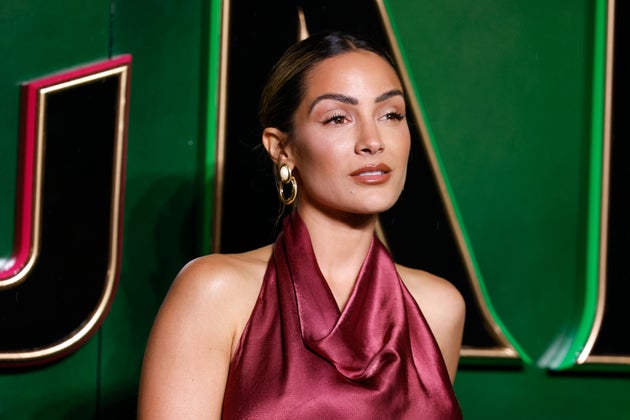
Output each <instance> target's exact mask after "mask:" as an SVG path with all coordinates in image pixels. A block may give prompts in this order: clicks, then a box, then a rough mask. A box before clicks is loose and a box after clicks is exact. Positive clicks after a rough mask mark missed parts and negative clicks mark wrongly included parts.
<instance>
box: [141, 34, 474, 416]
mask: <svg viewBox="0 0 630 420" xmlns="http://www.w3.org/2000/svg"><path fill="white" fill-rule="evenodd" d="M405 112H406V110H405V99H404V93H403V88H402V84H401V82H400V79H399V78H398V76H397V73H396V71H395V70H394V67H393V65H392V63H391V62H390V61H389V59H388V58H387V56H386V55H385V54H383V53H381V52H379V51H378V50H377V49H375V48H373V47H372V46H370V45H369V44H368V43H366V42H365V41H362V40H360V39H358V38H356V37H352V36H349V35H346V34H341V33H330V34H321V35H316V36H312V37H310V38H308V39H306V40H304V41H301V42H300V43H298V44H296V45H294V46H292V47H291V48H289V50H287V52H285V54H284V55H283V57H282V58H281V59H280V61H279V62H278V63H277V64H276V66H275V67H274V69H273V72H272V75H271V77H270V79H269V82H268V84H267V86H266V88H265V90H264V92H263V96H262V102H261V121H262V123H263V127H265V128H264V130H263V133H262V142H263V145H264V147H265V148H266V150H267V152H268V153H269V156H270V157H271V159H272V160H273V162H274V163H275V165H276V167H277V169H278V174H277V175H278V177H277V178H278V184H279V186H278V189H279V195H280V199H281V200H282V201H283V203H284V204H286V205H292V206H293V210H292V212H291V213H290V214H289V215H288V216H287V217H286V218H285V220H284V221H283V223H284V224H283V231H282V232H281V234H280V235H279V237H278V239H277V241H276V243H275V244H274V245H268V246H265V247H263V248H260V249H256V250H253V251H250V252H245V253H242V254H232V255H222V254H213V255H208V256H204V257H201V258H198V259H196V260H194V261H192V262H190V263H189V264H187V265H186V266H185V267H184V268H183V269H182V271H181V272H180V273H179V275H178V276H177V278H176V280H175V281H174V283H173V285H172V287H171V290H170V291H169V293H168V296H167V297H166V299H165V301H164V303H163V305H162V307H161V309H160V311H159V314H158V316H157V318H156V320H155V324H154V327H153V330H152V332H151V336H150V338H149V342H148V345H147V349H146V354H145V360H144V365H143V371H142V377H141V384H140V398H139V415H140V417H141V418H150V419H155V418H167V419H173V418H208V417H210V418H215V419H218V418H221V417H223V418H234V419H249V418H256V419H284V418H287V419H289V418H290V419H308V418H324V419H344V418H358V419H365V418H369V419H379V418H383V419H403V418H424V419H430V418H439V419H446V418H459V417H461V412H460V409H459V406H458V404H457V401H456V399H455V396H454V393H453V390H452V386H451V383H452V381H453V380H454V377H455V371H456V368H457V363H458V358H459V349H460V344H461V336H462V330H463V323H464V303H463V300H462V297H461V295H460V294H459V293H458V292H457V290H456V289H455V288H454V287H453V286H452V285H451V284H450V283H448V282H447V281H445V280H443V279H441V278H438V277H436V276H433V275H431V274H428V273H426V272H423V271H420V270H415V269H410V268H406V267H403V266H399V265H395V264H394V262H393V261H392V259H391V257H390V255H389V254H388V253H387V251H386V249H385V248H384V247H383V245H382V244H381V243H380V242H379V241H378V240H377V239H376V238H375V235H374V232H375V227H376V223H377V217H378V214H379V213H380V212H383V211H385V210H387V209H388V208H390V207H391V206H392V205H393V204H394V203H395V202H396V200H397V199H398V197H399V195H400V193H401V191H402V188H403V185H404V182H405V176H406V167H407V160H408V156H409V148H410V135H409V128H408V125H407V121H406V118H405ZM420 308H421V310H420Z"/></svg>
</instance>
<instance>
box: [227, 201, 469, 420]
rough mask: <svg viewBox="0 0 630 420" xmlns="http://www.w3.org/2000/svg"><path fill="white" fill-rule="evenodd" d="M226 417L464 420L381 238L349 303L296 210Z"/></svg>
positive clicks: (251, 326) (235, 372)
mask: <svg viewBox="0 0 630 420" xmlns="http://www.w3.org/2000/svg"><path fill="white" fill-rule="evenodd" d="M222 416H223V419H239V420H242V419H274V420H279V419H299V420H308V419H318V420H323V419H340V420H342V419H370V420H372V419H374V420H377V419H388V420H392V419H440V420H448V419H459V418H461V417H462V414H461V410H460V407H459V404H458V402H457V399H456V397H455V394H454V391H453V388H452V386H451V382H450V380H449V377H448V373H447V370H446V366H445V364H444V361H443V359H442V355H441V353H440V351H439V348H438V346H437V343H436V341H435V339H434V337H433V334H432V333H431V330H430V329H429V326H428V325H427V322H426V320H425V319H424V316H423V315H422V312H421V311H420V308H419V307H418V305H417V304H416V302H415V300H414V298H413V297H412V296H411V294H410V293H409V292H408V290H407V289H406V287H405V286H404V284H403V282H402V280H401V278H400V276H399V275H398V273H397V272H396V268H395V265H394V262H393V260H392V257H391V256H390V254H389V252H388V251H387V249H386V248H385V247H384V245H383V244H382V243H381V242H380V241H379V240H378V238H376V236H375V237H374V238H373V240H372V244H371V246H370V249H369V251H368V254H367V256H366V259H365V261H364V263H363V266H362V268H361V270H360V272H359V275H358V278H357V280H356V283H355V285H354V288H353V290H352V292H351V295H350V297H349V299H348V302H347V303H346V306H345V307H344V308H343V310H341V311H340V310H339V308H338V306H337V304H336V302H335V299H334V297H333V295H332V293H331V291H330V288H329V287H328V284H327V283H326V280H325V279H324V277H323V275H322V274H321V271H320V269H319V267H318V265H317V261H316V259H315V254H314V252H313V248H312V245H311V241H310V237H309V234H308V231H307V228H306V225H305V224H304V222H303V221H302V220H301V218H300V216H299V214H298V213H297V211H293V212H292V213H291V214H290V215H289V216H287V217H286V218H285V220H284V222H283V230H282V232H281V234H280V235H279V236H278V238H277V240H276V243H275V244H274V249H273V255H272V257H271V258H270V261H269V264H268V266H267V270H266V273H265V276H264V279H263V284H262V288H261V291H260V295H259V297H258V300H257V302H256V304H255V306H254V309H253V312H252V314H251V317H250V319H249V321H248V323H247V325H246V326H245V329H244V331H243V334H242V336H241V339H240V341H239V344H238V347H237V349H236V352H235V354H234V356H233V359H232V362H231V365H230V371H229V374H228V379H227V384H226V389H225V394H224V399H223V414H222Z"/></svg>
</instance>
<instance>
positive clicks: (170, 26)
mask: <svg viewBox="0 0 630 420" xmlns="http://www.w3.org/2000/svg"><path fill="white" fill-rule="evenodd" d="M205 8H206V6H205V5H204V4H203V2H202V1H188V2H176V1H148V0H136V1H131V2H130V1H117V2H116V3H115V19H114V25H113V51H114V54H122V53H125V54H127V53H128V54H132V56H133V65H132V82H131V99H130V114H129V136H128V146H127V179H126V193H125V228H124V244H123V258H122V271H121V277H120V283H119V287H118V292H117V296H116V299H115V301H114V305H113V307H112V309H111V311H110V314H109V316H108V318H107V320H106V322H105V324H104V326H103V328H102V331H101V334H102V337H103V348H102V370H101V372H102V374H101V408H100V410H101V414H102V415H103V417H105V418H112V417H116V418H120V417H121V416H122V417H124V418H131V417H132V416H133V414H134V413H135V406H136V395H137V386H138V379H139V375H140V368H141V363H142V357H143V354H144V347H145V345H146V340H147V337H148V334H149V330H150V328H151V325H152V323H153V318H154V317H155V314H156V313H157V309H158V307H159V305H160V303H161V302H162V299H163V298H164V296H165V294H166V291H167V289H168V287H169V286H170V283H171V282H172V280H173V278H174V277H175V275H176V274H177V271H178V270H179V269H180V268H181V267H182V266H183V265H184V263H185V262H186V261H187V260H189V259H191V258H192V257H194V256H196V255H197V253H198V246H199V245H198V241H197V233H198V230H199V228H200V223H199V216H198V205H199V199H200V197H201V196H202V194H201V192H200V191H199V190H198V177H199V171H200V170H201V169H200V165H201V163H202V159H203V158H202V156H201V151H202V142H200V138H201V136H202V131H201V128H202V126H203V125H202V124H201V121H203V117H204V115H203V114H202V113H201V111H200V109H201V108H202V103H203V102H202V101H203V100H204V91H203V90H202V89H203V88H202V86H203V79H204V78H205V73H203V72H202V65H203V61H202V57H203V56H204V55H205V54H204V52H203V50H202V49H203V47H204V45H205V44H204V42H202V41H203V39H204V37H205V33H206V28H204V27H203V25H204V24H205V23H204V22H206V21H207V18H206V17H205V16H204V13H205V12H204V11H205V10H206V9H205Z"/></svg>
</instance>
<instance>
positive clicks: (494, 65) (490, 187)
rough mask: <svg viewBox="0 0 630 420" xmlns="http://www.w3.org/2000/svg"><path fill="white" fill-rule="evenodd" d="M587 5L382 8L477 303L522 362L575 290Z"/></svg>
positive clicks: (538, 349)
mask: <svg viewBox="0 0 630 420" xmlns="http://www.w3.org/2000/svg"><path fill="white" fill-rule="evenodd" d="M589 3H590V2H587V1H581V2H579V4H578V2H575V1H571V2H552V3H549V2H543V1H538V2H537V1H511V2H494V1H478V2H475V3H469V4H461V2H456V1H453V2H440V3H437V2H422V3H419V2H416V1H414V2H404V1H392V2H391V5H392V10H393V13H394V18H395V19H396V21H397V22H398V26H399V30H400V33H401V37H402V41H403V45H404V48H405V50H406V52H407V55H408V59H409V62H410V64H411V67H412V72H413V76H414V78H415V80H416V83H417V89H418V92H419V94H420V97H421V100H422V102H423V104H424V107H425V111H426V117H427V120H428V123H429V125H430V127H431V128H432V131H433V134H434V140H435V142H436V145H437V148H438V150H439V153H440V154H441V156H442V158H443V162H444V167H445V170H446V173H447V176H448V177H449V179H450V181H451V184H452V187H453V190H454V193H455V196H456V197H455V198H456V200H457V203H458V205H459V208H460V211H461V214H462V217H463V219H464V220H463V221H464V225H465V228H466V230H467V231H468V233H469V235H470V240H471V243H472V247H473V249H474V252H475V255H476V257H477V259H478V263H479V267H480V270H481V273H482V276H483V279H484V281H485V282H486V285H487V288H488V292H489V294H490V298H491V299H492V301H493V304H494V306H495V309H496V310H497V312H498V314H499V316H500V317H501V318H502V319H503V320H504V321H505V322H506V324H507V326H508V329H509V330H510V331H511V332H512V334H513V335H514V337H515V339H516V340H517V341H518V342H519V343H521V344H522V346H523V347H524V349H525V351H526V352H527V353H528V354H531V355H532V356H533V357H534V358H537V357H539V356H540V355H541V354H542V353H543V352H544V351H545V350H546V348H547V346H548V345H549V343H550V342H552V341H553V340H554V338H555V336H556V335H557V334H558V326H559V325H564V324H567V323H568V322H569V321H571V320H572V314H573V309H574V308H573V305H574V304H575V302H576V300H578V298H579V296H576V293H577V292H576V291H577V290H579V289H580V288H582V287H583V286H582V284H583V282H584V274H583V271H584V264H583V259H584V248H585V236H584V235H585V227H586V214H585V206H586V203H587V196H586V194H587V186H588V184H587V181H588V169H589V168H588V147H589V140H590V131H589V127H590V110H591V108H590V107H591V105H590V98H591V96H590V93H591V83H592V82H591V69H590V61H591V55H592V45H591V42H590V41H589V40H590V39H591V38H592V22H591V20H592V19H591V13H590V10H589V9H590V7H589ZM537 308H549V310H546V311H539V310H537ZM534 325H535V326H536V328H535V330H532V326H534Z"/></svg>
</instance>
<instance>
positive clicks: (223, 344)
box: [138, 262, 235, 419]
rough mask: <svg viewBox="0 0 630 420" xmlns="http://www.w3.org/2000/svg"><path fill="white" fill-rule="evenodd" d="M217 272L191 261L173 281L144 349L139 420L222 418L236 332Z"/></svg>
mask: <svg viewBox="0 0 630 420" xmlns="http://www.w3.org/2000/svg"><path fill="white" fill-rule="evenodd" d="M221 271H222V270H220V269H216V268H213V267H212V264H207V262H205V263H200V262H193V263H190V264H189V265H187V266H186V267H185V268H184V269H183V270H182V271H181V272H180V274H179V275H178V276H177V278H176V279H175V281H174V282H173V285H172V286H171V289H170V290H169V292H168V294H167V296H166V298H165V299H164V302H163V304H162V306H161V308H160V310H159V312H158V315H157V317H156V319H155V322H154V325H153V328H152V330H151V334H150V336H149V340H148V343H147V347H146V350H145V356H144V362H143V366H142V374H141V378H140V391H139V401H138V416H139V418H140V419H143V418H150V419H161V418H164V419H173V418H217V419H218V418H220V416H221V406H222V401H223V393H224V388H225V383H226V380H227V374H228V369H229V364H230V358H231V348H232V343H233V337H234V331H235V321H234V320H235V314H234V313H233V312H232V311H231V310H230V306H229V305H228V304H226V302H229V301H230V299H229V295H230V288H229V284H228V283H229V281H227V279H225V278H223V275H224V274H223V273H222V272H221Z"/></svg>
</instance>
